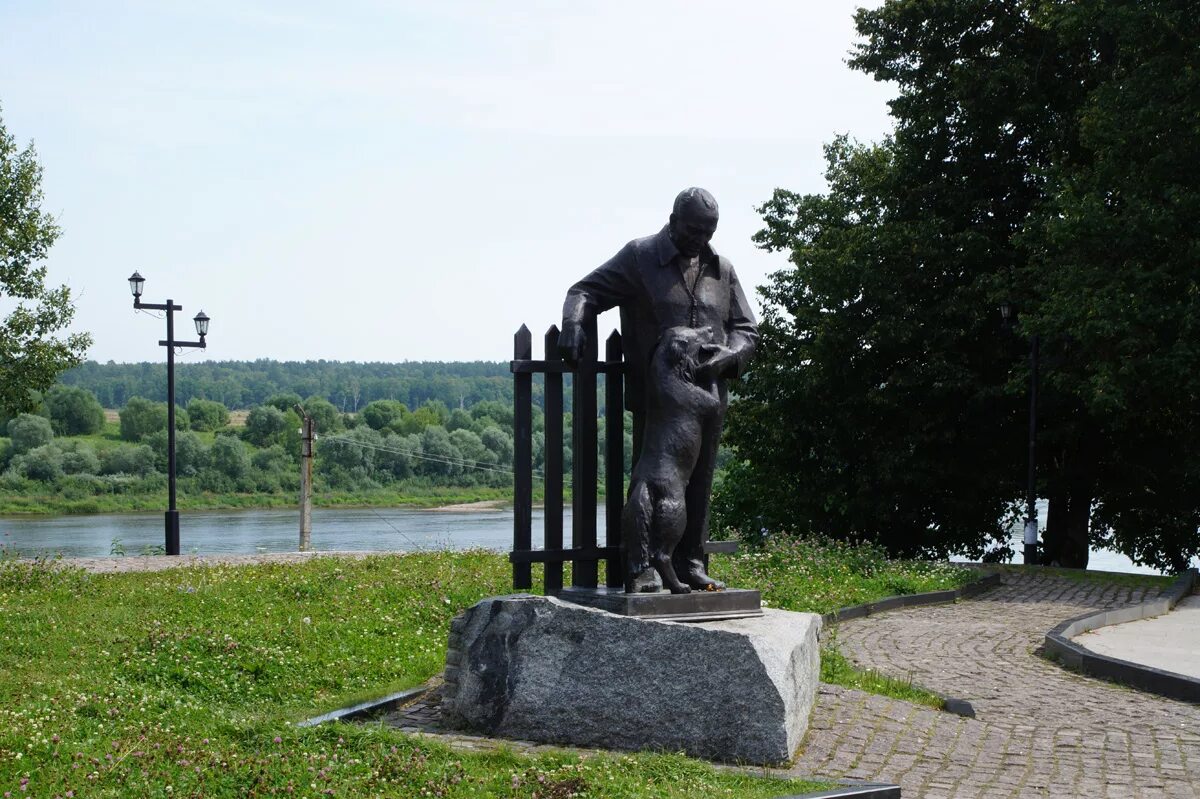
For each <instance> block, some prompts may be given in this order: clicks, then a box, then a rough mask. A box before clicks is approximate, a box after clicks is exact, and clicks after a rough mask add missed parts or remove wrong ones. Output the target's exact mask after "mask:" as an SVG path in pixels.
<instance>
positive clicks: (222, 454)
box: [209, 436, 250, 481]
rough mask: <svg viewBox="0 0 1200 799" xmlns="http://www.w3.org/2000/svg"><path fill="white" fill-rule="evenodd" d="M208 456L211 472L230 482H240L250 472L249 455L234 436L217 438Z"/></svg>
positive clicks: (244, 446)
mask: <svg viewBox="0 0 1200 799" xmlns="http://www.w3.org/2000/svg"><path fill="white" fill-rule="evenodd" d="M209 456H210V459H211V464H212V468H213V470H215V471H216V472H217V473H218V474H221V475H224V476H225V477H228V478H230V479H231V480H234V481H238V480H241V479H243V478H245V477H246V475H247V474H248V473H249V472H250V454H249V453H248V452H247V451H246V445H245V444H243V443H242V442H241V440H240V439H238V438H236V437H234V436H217V438H216V440H215V441H213V444H212V448H211V449H210V451H209Z"/></svg>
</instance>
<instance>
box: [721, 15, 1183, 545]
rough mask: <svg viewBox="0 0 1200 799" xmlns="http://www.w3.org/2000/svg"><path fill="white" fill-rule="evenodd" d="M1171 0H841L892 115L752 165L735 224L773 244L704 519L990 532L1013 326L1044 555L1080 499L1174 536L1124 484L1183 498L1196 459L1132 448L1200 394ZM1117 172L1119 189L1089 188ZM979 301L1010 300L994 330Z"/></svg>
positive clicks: (1015, 429)
mask: <svg viewBox="0 0 1200 799" xmlns="http://www.w3.org/2000/svg"><path fill="white" fill-rule="evenodd" d="M1186 6H1187V4H1186V3H1183V2H1181V1H1180V0H1175V1H1174V2H1167V1H1166V0H1151V1H1150V2H1134V0H1126V1H1125V2H1100V1H1099V0H1088V2H1078V3H1077V2H1070V3H1068V2H1066V1H1065V0H1008V1H1007V2H995V1H994V0H960V2H956V3H942V2H935V0H892V1H891V2H887V3H885V4H884V5H883V6H882V7H880V8H879V9H876V10H863V11H860V12H859V13H858V15H857V18H856V20H857V24H858V29H859V31H860V33H861V34H863V36H864V40H863V41H862V43H861V44H860V45H859V46H858V48H857V51H856V53H855V56H854V58H853V59H852V62H851V63H852V65H853V66H854V67H856V68H858V69H861V70H863V71H865V72H868V73H870V74H872V75H874V76H875V77H876V78H878V79H881V80H889V81H893V82H895V84H896V85H897V86H898V96H897V97H896V98H895V100H893V102H892V103H891V108H892V114H893V117H894V119H895V130H894V132H893V135H892V136H891V137H889V138H888V139H887V140H885V141H884V142H882V143H881V144H879V145H876V146H869V147H868V146H861V145H856V144H853V143H851V142H849V141H847V140H846V139H839V140H837V141H835V142H834V144H833V145H831V146H830V147H828V148H827V152H826V155H827V161H828V173H827V177H828V181H829V190H828V191H827V193H825V194H822V195H808V196H800V195H796V194H793V193H790V192H786V191H777V192H776V194H775V195H774V197H773V198H772V199H771V200H770V201H769V202H768V203H767V204H766V205H765V206H764V207H763V209H762V211H763V213H764V218H765V221H766V229H765V230H763V231H762V232H761V233H760V234H759V236H758V242H759V244H760V245H761V246H763V247H764V248H767V249H771V250H779V251H784V252H789V253H790V255H791V261H792V267H791V268H789V269H786V270H783V271H781V272H780V273H778V274H776V275H774V276H773V277H772V281H771V283H770V284H769V285H768V286H767V287H766V288H765V289H764V296H765V298H766V299H767V300H768V302H769V307H768V309H767V310H766V312H765V314H764V320H763V325H762V332H763V341H762V346H761V348H760V353H759V356H758V362H757V364H756V368H755V370H754V371H753V373H752V374H751V376H750V377H749V378H748V379H747V380H746V382H745V385H744V386H743V387H742V390H741V393H742V395H743V401H741V402H739V403H738V404H737V405H736V407H735V409H734V411H733V412H732V414H731V422H730V438H731V440H732V441H734V442H735V443H736V444H737V445H738V447H739V450H740V452H741V453H742V455H743V456H744V457H745V458H746V461H745V462H743V463H742V464H739V465H738V466H737V467H736V468H735V469H734V470H733V473H732V474H731V476H730V479H729V480H728V481H727V482H726V484H725V491H724V492H723V505H722V508H723V510H724V511H725V514H726V519H728V520H731V521H732V522H734V523H735V524H738V525H739V526H741V527H743V528H746V527H754V529H757V525H762V526H768V527H772V526H774V527H790V528H793V529H799V530H813V531H819V532H825V533H832V534H835V535H841V536H847V537H859V538H872V539H878V540H881V541H882V542H884V543H885V544H887V545H888V546H889V547H890V548H891V549H892V550H893V551H899V552H918V551H919V552H926V553H944V552H947V551H950V550H954V549H959V548H965V549H967V550H968V551H973V552H976V553H978V552H981V551H982V550H983V549H985V548H987V547H988V546H989V545H993V546H996V547H997V548H1002V543H1001V542H1002V541H1003V539H1004V538H1005V537H1006V536H1005V533H1004V525H1003V523H1002V520H1003V518H1004V516H1005V510H1006V509H1010V508H1013V506H1014V505H1015V502H1016V500H1017V499H1018V498H1019V497H1020V495H1021V493H1022V490H1021V489H1022V484H1023V476H1024V468H1023V458H1024V446H1023V445H1024V433H1023V430H1024V426H1025V424H1026V419H1025V411H1024V408H1025V405H1024V401H1025V396H1024V395H1025V390H1026V389H1025V387H1026V385H1027V380H1028V371H1027V362H1026V360H1025V353H1027V352H1028V347H1029V344H1028V341H1029V337H1030V336H1032V335H1034V334H1037V335H1039V336H1040V338H1041V340H1042V342H1043V348H1044V351H1045V354H1046V358H1045V359H1044V361H1045V363H1046V366H1047V367H1048V368H1047V369H1045V370H1044V371H1045V372H1046V379H1045V380H1044V381H1043V383H1044V395H1043V402H1042V411H1043V415H1042V422H1043V424H1042V428H1041V434H1040V436H1039V444H1040V446H1041V451H1042V454H1043V457H1042V458H1041V461H1040V472H1039V474H1040V476H1041V478H1042V485H1041V495H1042V496H1049V497H1050V499H1051V529H1050V530H1049V531H1048V533H1047V548H1048V550H1050V553H1049V554H1051V556H1052V557H1053V558H1054V559H1056V560H1058V561H1059V562H1062V563H1064V564H1065V565H1076V566H1082V565H1086V562H1087V543H1088V528H1089V520H1090V518H1091V517H1092V516H1093V515H1095V516H1096V519H1097V521H1102V522H1103V525H1108V527H1107V528H1106V527H1104V526H1103V525H1097V526H1095V527H1096V529H1097V531H1098V532H1099V533H1100V535H1105V533H1104V532H1103V531H1104V530H1105V529H1108V530H1109V531H1110V532H1109V533H1108V534H1107V535H1109V537H1110V538H1111V539H1112V540H1114V541H1115V542H1116V543H1117V544H1118V545H1120V546H1121V547H1122V548H1123V549H1124V550H1125V551H1127V552H1130V553H1131V554H1133V555H1134V556H1135V557H1141V558H1142V559H1144V560H1148V561H1149V562H1157V563H1163V562H1165V561H1164V560H1163V558H1164V557H1166V555H1165V552H1166V550H1167V549H1169V550H1171V551H1173V552H1174V553H1175V554H1174V556H1173V557H1174V560H1171V558H1169V557H1168V558H1167V560H1168V561H1170V562H1172V563H1176V562H1177V561H1178V560H1179V558H1180V557H1183V556H1184V555H1186V550H1187V547H1183V548H1182V549H1181V548H1180V547H1179V540H1181V539H1186V538H1188V537H1189V536H1190V537H1191V539H1192V540H1195V538H1196V530H1195V528H1196V524H1195V523H1194V521H1193V522H1188V521H1186V519H1187V518H1188V517H1187V513H1186V511H1185V509H1184V507H1183V506H1184V505H1186V504H1187V503H1186V502H1184V503H1182V505H1181V504H1180V503H1179V502H1174V504H1173V505H1172V510H1171V511H1170V512H1168V513H1166V514H1165V515H1164V514H1163V513H1161V512H1159V511H1156V510H1153V509H1152V508H1153V506H1154V503H1147V502H1146V501H1145V496H1144V495H1145V494H1146V489H1147V487H1148V486H1149V487H1150V491H1151V492H1152V493H1155V495H1156V496H1160V500H1156V502H1159V504H1160V505H1161V504H1163V502H1165V504H1167V505H1171V504H1172V503H1171V502H1167V501H1165V500H1161V494H1169V495H1171V496H1172V497H1173V498H1174V499H1175V500H1180V499H1182V498H1183V496H1184V495H1186V494H1187V491H1186V489H1185V486H1186V485H1187V484H1188V483H1189V480H1190V479H1191V478H1190V477H1189V475H1190V476H1194V475H1195V470H1194V469H1189V467H1188V466H1187V465H1186V464H1188V463H1193V464H1194V463H1195V456H1192V457H1191V458H1186V457H1180V458H1178V459H1175V462H1174V463H1172V464H1170V465H1169V466H1168V465H1162V464H1160V463H1159V462H1158V461H1157V459H1156V457H1155V455H1154V452H1155V447H1156V446H1157V444H1156V441H1157V439H1159V438H1162V437H1163V436H1162V431H1163V430H1165V429H1170V428H1166V427H1164V426H1163V425H1164V423H1167V422H1168V421H1170V422H1173V425H1172V427H1179V426H1182V427H1183V428H1184V429H1189V430H1194V429H1195V427H1196V423H1195V420H1196V416H1197V414H1198V413H1200V406H1198V405H1197V403H1196V393H1195V375H1196V371H1197V370H1196V368H1195V367H1196V366H1197V364H1196V362H1195V359H1194V353H1195V348H1194V347H1195V345H1194V344H1193V343H1191V342H1193V341H1194V336H1191V337H1190V338H1189V337H1188V336H1187V333H1188V331H1189V330H1192V329H1194V320H1195V296H1194V295H1195V277H1194V275H1195V263H1196V258H1195V242H1196V234H1195V232H1194V231H1195V229H1196V223H1197V222H1198V221H1200V220H1198V219H1197V213H1196V205H1195V203H1194V200H1193V198H1194V196H1195V195H1194V193H1192V194H1189V193H1188V192H1189V191H1190V189H1189V190H1185V189H1184V187H1183V186H1181V184H1186V183H1187V182H1188V181H1189V180H1193V179H1192V178H1191V177H1190V175H1191V174H1192V173H1193V172H1194V171H1195V170H1189V169H1187V164H1188V163H1189V160H1188V159H1190V158H1192V157H1193V156H1194V152H1195V146H1194V141H1195V135H1196V125H1195V119H1196V118H1197V104H1196V103H1197V97H1198V96H1200V93H1197V92H1196V90H1195V84H1194V81H1195V70H1194V68H1193V66H1192V65H1193V64H1194V63H1195V56H1196V43H1197V41H1200V37H1197V35H1196V27H1195V26H1196V23H1195V22H1194V21H1192V20H1191V19H1190V18H1189V15H1188V13H1187V8H1186ZM1173 73H1181V74H1173ZM1164 86H1169V87H1170V88H1169V89H1164ZM1151 95H1152V96H1153V98H1154V99H1153V102H1152V103H1151V105H1150V107H1148V108H1147V107H1144V106H1143V105H1142V103H1143V102H1149V101H1151ZM1130 115H1132V121H1133V122H1135V123H1136V124H1135V125H1134V126H1130V125H1129V124H1128V123H1129V121H1130V120H1129V119H1128V117H1129V116H1130ZM1189 126H1190V127H1189ZM1130 130H1135V131H1136V132H1135V133H1134V135H1132V136H1130V135H1129V133H1130ZM1184 131H1186V132H1184ZM1150 143H1153V147H1149V146H1146V145H1148V144H1150ZM1163 150H1169V151H1171V153H1172V154H1171V155H1169V156H1165V155H1163ZM1131 157H1132V158H1131ZM1151 162H1152V163H1153V164H1155V165H1156V166H1158V167H1159V168H1160V169H1163V170H1175V171H1178V173H1180V174H1176V175H1174V176H1172V180H1171V181H1170V182H1168V183H1167V184H1162V183H1156V182H1155V180H1154V179H1153V177H1152V176H1150V175H1147V173H1146V171H1145V170H1140V169H1139V167H1138V164H1140V163H1151ZM1105 164H1108V166H1107V167H1105ZM1193 185H1194V184H1193ZM1134 191H1136V196H1137V201H1136V202H1134V203H1133V205H1134V206H1136V208H1137V210H1136V211H1134V212H1133V213H1132V214H1128V215H1126V216H1124V217H1123V216H1122V215H1121V214H1119V213H1114V212H1113V211H1112V210H1111V209H1109V210H1104V209H1106V208H1108V206H1111V205H1112V204H1113V203H1114V202H1115V203H1116V204H1118V205H1121V206H1122V207H1123V208H1124V207H1125V206H1126V205H1128V204H1129V203H1130V201H1131V200H1132V196H1131V195H1130V194H1129V192H1134ZM1168 208H1169V210H1168ZM1164 216H1165V217H1167V218H1166V219H1164V218H1163V217H1164ZM1135 231H1141V232H1140V233H1136V234H1135ZM1146 237H1151V238H1154V237H1157V238H1154V240H1155V242H1156V244H1157V249H1153V250H1149V251H1147V250H1146V248H1145V246H1144V243H1145V242H1144V241H1143V239H1144V238H1146ZM1113 240H1120V241H1121V245H1122V246H1119V247H1113V246H1111V242H1112V241H1113ZM1163 250H1170V251H1171V252H1170V254H1169V255H1168V254H1166V253H1164V252H1163ZM1100 252H1103V254H1104V255H1105V257H1103V258H1097V257H1095V256H1096V255H1098V254H1100ZM1135 256H1136V257H1135ZM1131 259H1133V260H1131ZM1151 264H1153V265H1154V268H1149V267H1150V265H1151ZM1189 267H1190V271H1189ZM1189 275H1191V282H1190V283H1189V280H1188V276H1189ZM1189 291H1190V292H1191V299H1190V300H1188V299H1187V298H1188V296H1189V295H1188V292H1189ZM1004 300H1008V301H1013V302H1015V303H1016V304H1017V306H1018V307H1019V308H1020V310H1021V315H1020V317H1019V319H1020V321H1019V323H1018V324H1017V326H1016V328H1015V330H1013V331H1010V332H1006V330H1005V328H1004V327H1003V326H1002V324H1001V320H1000V317H999V315H998V314H997V313H996V308H997V306H998V305H999V304H1000V303H1001V301H1004ZM1167 306H1170V308H1169V309H1168V307H1167ZM1185 339H1186V341H1185ZM1167 343H1169V346H1164V345H1165V344H1167ZM1130 348H1131V349H1130ZM1149 352H1153V354H1154V359H1153V361H1152V362H1149V363H1144V364H1143V363H1139V365H1138V366H1137V367H1131V365H1130V364H1129V362H1128V356H1129V355H1130V354H1134V353H1136V354H1138V356H1139V357H1141V356H1144V355H1145V354H1146V353H1149ZM1170 364H1174V365H1175V366H1176V367H1177V368H1176V373H1174V374H1172V373H1171V369H1170V367H1169V365H1170ZM1143 366H1144V367H1145V368H1142V367H1143ZM1179 366H1185V367H1187V368H1190V376H1189V377H1187V378H1184V377H1181V376H1179V374H1178V373H1177V372H1178V367H1179ZM1118 376H1119V378H1118ZM1159 378H1161V379H1159ZM1118 385H1119V386H1121V387H1122V389H1121V390H1119V391H1118V389H1117V386H1118ZM1189 392H1190V393H1189ZM1137 406H1141V407H1145V408H1146V409H1148V410H1149V411H1151V412H1150V413H1147V414H1139V412H1138V411H1139V408H1138V407H1137ZM1184 449H1185V447H1184V446H1177V447H1175V449H1174V450H1173V451H1174V452H1178V453H1180V455H1181V456H1182V451H1183V450H1184ZM1192 451H1193V452H1195V451H1197V450H1196V449H1195V448H1194V447H1193V449H1192ZM1152 472H1153V473H1152ZM1191 484H1192V485H1195V483H1194V482H1192V483H1191ZM1191 493H1192V494H1195V493H1196V492H1195V491H1193V492H1191ZM1193 504H1196V503H1195V502H1194V503H1193ZM1133 508H1136V509H1137V513H1138V514H1141V515H1140V516H1135V515H1131V514H1130V512H1129V509H1133ZM1164 510H1165V508H1164ZM1122 513H1124V514H1125V515H1124V517H1122V521H1123V524H1121V525H1118V517H1119V516H1120V515H1121V514H1122ZM1147 514H1149V515H1150V516H1154V517H1155V518H1156V519H1158V521H1157V522H1154V523H1150V520H1149V518H1148V517H1147ZM1181 514H1182V515H1181ZM1179 522H1182V523H1181V524H1180V523H1179ZM1189 524H1190V529H1189V527H1188V525H1189ZM1154 525H1158V526H1159V527H1160V528H1161V527H1163V525H1166V526H1169V527H1171V529H1172V530H1174V533H1173V536H1174V539H1175V540H1174V542H1173V543H1170V544H1164V546H1165V547H1166V549H1164V548H1163V546H1158V545H1157V544H1153V545H1150V546H1145V545H1144V544H1145V541H1146V538H1147V537H1148V536H1150V537H1152V536H1153V533H1151V528H1152V527H1154ZM1118 526H1122V527H1124V530H1125V532H1124V533H1117V532H1114V531H1115V530H1116V529H1117V528H1118ZM1164 529H1165V528H1164ZM1134 540H1137V541H1141V542H1142V545H1139V546H1138V547H1135V546H1132V545H1131V542H1132V541H1134ZM1151 552H1154V553H1158V554H1151Z"/></svg>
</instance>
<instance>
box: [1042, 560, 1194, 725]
mask: <svg viewBox="0 0 1200 799" xmlns="http://www.w3.org/2000/svg"><path fill="white" fill-rule="evenodd" d="M1198 582H1200V573H1198V572H1197V571H1196V569H1188V570H1187V571H1185V572H1183V573H1182V574H1180V575H1179V576H1178V577H1177V578H1175V582H1173V583H1171V585H1170V587H1169V588H1167V589H1166V590H1165V591H1163V592H1162V593H1161V594H1159V595H1158V598H1157V599H1152V600H1150V601H1149V602H1142V603H1139V604H1137V605H1131V606H1129V607H1125V608H1118V609H1116V610H1102V611H1098V612H1093V613H1086V614H1084V615H1082V616H1076V617H1075V618H1073V619H1067V620H1066V621H1064V622H1062V623H1061V624H1059V625H1058V626H1056V627H1055V628H1054V629H1053V630H1051V631H1050V632H1048V633H1046V639H1045V651H1046V652H1047V653H1048V654H1049V655H1051V656H1053V657H1054V659H1056V660H1057V661H1058V662H1059V663H1061V664H1062V665H1063V666H1065V667H1066V668H1068V669H1071V670H1073V671H1078V672H1081V673H1083V674H1087V675H1089V676H1091V677H1100V678H1101V679H1106V680H1114V681H1116V682H1120V683H1124V684H1125V685H1129V686H1132V687H1134V688H1137V689H1139V690H1142V691H1147V692H1149V693H1153V694H1158V695H1159V696H1165V697H1167V698H1168V699H1181V700H1183V701H1185V702H1197V703H1200V679H1198V678H1196V677H1189V676H1187V675H1185V674H1176V673H1175V672H1173V671H1166V670H1165V669H1156V668H1154V667H1153V666H1146V665H1143V664H1141V663H1133V662H1131V661H1128V660H1121V659H1120V658H1114V657H1110V656H1108V655H1101V654H1099V653H1098V652H1093V651H1092V650H1090V649H1088V648H1087V647H1085V646H1082V645H1080V644H1077V643H1075V641H1073V640H1072V639H1073V638H1074V637H1075V636H1077V635H1080V634H1081V633H1085V632H1088V631H1089V630H1095V629H1097V628H1100V627H1107V626H1109V625H1111V624H1122V623H1124V622H1127V621H1137V620H1138V619H1145V618H1149V617H1151V616H1161V615H1162V614H1163V613H1166V612H1168V611H1169V610H1171V609H1172V608H1174V607H1175V605H1176V603H1178V602H1179V600H1180V599H1183V598H1184V597H1185V596H1188V595H1189V594H1190V593H1191V592H1192V590H1193V589H1194V588H1195V587H1196V585H1197V583H1198Z"/></svg>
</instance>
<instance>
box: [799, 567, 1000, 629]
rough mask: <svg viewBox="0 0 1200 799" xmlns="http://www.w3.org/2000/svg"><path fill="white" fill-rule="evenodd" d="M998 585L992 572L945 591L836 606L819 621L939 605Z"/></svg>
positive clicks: (997, 580) (965, 597)
mask: <svg viewBox="0 0 1200 799" xmlns="http://www.w3.org/2000/svg"><path fill="white" fill-rule="evenodd" d="M998 585H1000V573H999V572H993V573H991V574H987V575H985V576H983V577H980V578H979V579H978V580H974V581H972V582H969V583H967V584H966V585H964V586H963V587H962V588H955V589H953V590H946V591H929V592H926V593H924V594H900V595H898V596H889V597H885V598H883V599H879V600H876V601H874V602H865V603H863V604H861V605H851V606H850V607H846V608H838V609H837V610H835V611H832V612H830V613H826V614H824V615H822V616H821V621H823V622H824V623H825V624H826V625H832V624H837V623H838V622H839V621H849V620H850V619H861V618H863V617H865V616H870V615H872V614H874V613H882V612H883V611H885V610H899V609H900V608H911V607H917V606H920V605H940V604H942V603H944V602H956V601H958V600H959V599H969V598H970V597H973V596H976V595H978V594H981V593H983V592H984V591H987V590H988V589H990V588H995V587H996V586H998Z"/></svg>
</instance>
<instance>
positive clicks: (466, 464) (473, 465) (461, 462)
mask: <svg viewBox="0 0 1200 799" xmlns="http://www.w3.org/2000/svg"><path fill="white" fill-rule="evenodd" d="M320 440H322V439H318V441H320ZM323 440H325V441H337V442H341V443H343V444H354V445H357V446H360V447H364V448H366V449H373V450H378V451H380V452H391V453H393V454H396V455H407V456H408V457H410V458H418V459H420V460H424V461H430V462H433V463H442V464H446V465H449V466H461V467H462V468H464V469H476V470H478V471H481V472H492V473H494V474H503V475H506V476H511V475H512V473H513V471H512V469H505V468H503V467H499V466H491V465H489V464H483V463H480V462H479V461H476V460H469V459H466V458H454V457H451V456H449V455H428V454H426V453H423V452H417V451H416V450H409V449H397V448H395V447H388V446H384V445H382V444H372V443H369V442H366V441H359V440H358V439H355V438H350V437H348V436H325V438H324V439H323ZM534 475H535V476H536V477H539V478H540V479H542V480H543V481H545V479H546V478H545V474H544V472H543V471H542V470H539V469H535V470H534ZM563 484H564V485H570V484H571V480H570V478H569V477H568V476H567V475H563Z"/></svg>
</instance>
